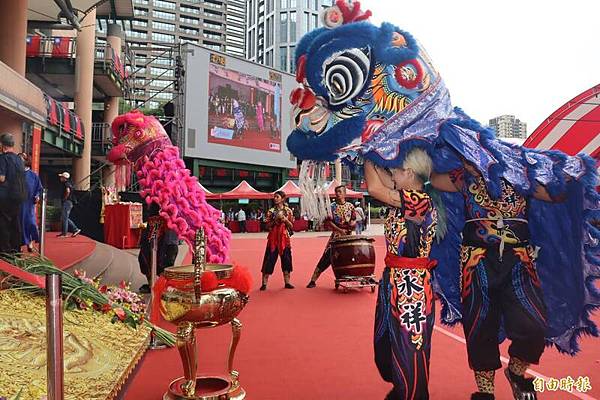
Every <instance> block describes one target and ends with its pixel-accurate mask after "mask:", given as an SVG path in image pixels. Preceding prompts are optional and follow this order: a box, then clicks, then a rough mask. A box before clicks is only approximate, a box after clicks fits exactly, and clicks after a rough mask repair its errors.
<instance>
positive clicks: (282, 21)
mask: <svg viewBox="0 0 600 400" xmlns="http://www.w3.org/2000/svg"><path fill="white" fill-rule="evenodd" d="M287 31H288V22H287V13H281V14H279V41H280V42H287V41H288V34H287Z"/></svg>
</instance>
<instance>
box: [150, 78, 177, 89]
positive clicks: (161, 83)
mask: <svg viewBox="0 0 600 400" xmlns="http://www.w3.org/2000/svg"><path fill="white" fill-rule="evenodd" d="M171 83H172V81H163V80H160V79H155V80H153V81H152V83H151V85H152V86H155V87H159V88H165V87H167V86H169V85H170V84H171Z"/></svg>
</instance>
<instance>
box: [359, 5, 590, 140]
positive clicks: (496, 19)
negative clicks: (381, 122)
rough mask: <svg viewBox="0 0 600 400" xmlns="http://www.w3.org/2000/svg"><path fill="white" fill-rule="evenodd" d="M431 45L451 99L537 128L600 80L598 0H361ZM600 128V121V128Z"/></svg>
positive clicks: (483, 116) (474, 111)
mask: <svg viewBox="0 0 600 400" xmlns="http://www.w3.org/2000/svg"><path fill="white" fill-rule="evenodd" d="M361 4H362V8H363V9H370V10H371V11H372V12H373V17H372V18H371V22H373V23H375V24H377V25H379V24H380V23H381V22H384V21H385V22H392V23H394V24H395V25H396V26H398V27H399V28H400V29H402V30H405V31H408V32H410V33H411V34H412V35H413V36H414V37H415V38H416V39H417V40H419V42H420V43H421V45H422V46H423V47H424V48H425V49H426V50H427V52H428V53H429V55H430V57H431V59H432V60H433V63H434V65H435V66H436V68H437V69H438V71H439V72H440V74H441V76H442V78H443V80H444V82H445V83H446V86H447V87H448V89H449V90H450V95H451V97H452V103H453V104H454V105H455V106H458V107H461V108H462V109H463V110H464V111H466V112H467V113H468V114H469V115H470V116H471V117H473V118H475V119H477V120H478V121H479V122H482V123H484V124H487V123H488V121H489V119H490V118H493V117H496V116H498V115H503V114H513V115H515V116H516V117H517V118H519V119H520V120H521V121H524V122H526V123H527V133H528V134H531V133H532V132H533V131H534V130H535V128H536V127H537V126H538V125H539V124H540V123H541V122H542V121H544V120H545V119H546V118H547V117H548V116H549V115H550V114H551V113H552V112H554V111H555V110H556V109H557V108H558V107H560V106H561V105H563V104H564V103H566V102H567V101H569V100H571V99H572V98H573V97H575V96H577V95H578V94H580V93H581V92H583V91H585V90H587V89H589V88H591V87H592V86H595V85H598V84H600V28H599V27H600V1H598V0H568V1H566V0H562V1H557V0H547V1H541V0H502V1H498V0H495V1H485V0H483V1H482V0H479V1H474V0H446V1H444V0H412V1H402V0H362V1H361ZM599 130H600V129H599Z"/></svg>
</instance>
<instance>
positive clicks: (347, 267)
mask: <svg viewBox="0 0 600 400" xmlns="http://www.w3.org/2000/svg"><path fill="white" fill-rule="evenodd" d="M374 241H375V239H373V238H370V237H367V236H362V235H348V236H338V237H336V238H333V239H332V240H331V244H330V245H331V267H332V268H333V273H334V274H335V278H336V279H341V278H343V277H360V276H370V275H373V273H374V272H375V248H374V247H373V242H374Z"/></svg>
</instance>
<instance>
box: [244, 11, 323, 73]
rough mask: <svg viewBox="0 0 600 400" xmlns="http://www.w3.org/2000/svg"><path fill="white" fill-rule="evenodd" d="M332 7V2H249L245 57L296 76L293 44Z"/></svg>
mask: <svg viewBox="0 0 600 400" xmlns="http://www.w3.org/2000/svg"><path fill="white" fill-rule="evenodd" d="M331 5H332V0H248V1H247V10H246V18H247V19H246V21H247V23H246V58H247V59H248V60H250V61H254V62H257V63H259V64H264V65H267V66H269V67H273V68H277V69H279V70H281V71H286V72H290V73H295V67H296V66H295V65H294V62H293V60H294V51H295V49H296V44H297V43H298V41H299V40H300V38H301V37H302V36H303V35H304V34H305V33H306V32H309V31H311V30H313V29H315V28H317V27H319V26H320V19H319V13H320V11H321V9H323V7H329V6H331Z"/></svg>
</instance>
